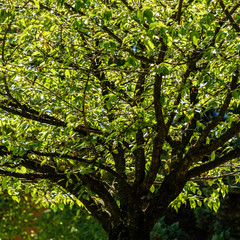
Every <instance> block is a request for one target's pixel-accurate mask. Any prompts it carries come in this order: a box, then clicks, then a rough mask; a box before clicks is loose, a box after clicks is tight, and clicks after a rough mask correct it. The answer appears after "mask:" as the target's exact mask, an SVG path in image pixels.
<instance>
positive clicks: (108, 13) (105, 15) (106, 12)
mask: <svg viewBox="0 0 240 240" xmlns="http://www.w3.org/2000/svg"><path fill="white" fill-rule="evenodd" d="M103 17H104V19H106V20H107V21H109V20H110V19H111V18H112V12H111V11H109V10H106V11H104V14H103Z"/></svg>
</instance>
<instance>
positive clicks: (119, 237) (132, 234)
mask: <svg viewBox="0 0 240 240" xmlns="http://www.w3.org/2000/svg"><path fill="white" fill-rule="evenodd" d="M127 222H128V221H127ZM127 222H126V220H125V221H124V220H123V219H119V222H118V223H115V224H112V229H111V231H110V233H109V240H150V232H148V231H146V230H145V228H142V227H141V224H140V225H138V223H137V222H136V225H135V228H134V229H131V228H130V227H128V226H127Z"/></svg>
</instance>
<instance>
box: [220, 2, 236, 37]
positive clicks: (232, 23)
mask: <svg viewBox="0 0 240 240" xmlns="http://www.w3.org/2000/svg"><path fill="white" fill-rule="evenodd" d="M218 2H219V3H220V5H221V7H222V10H223V11H224V13H225V14H226V16H227V18H228V20H229V21H230V23H231V25H232V27H233V28H234V29H235V30H236V31H237V32H238V33H240V28H239V26H238V24H237V23H236V22H235V21H234V19H233V18H232V15H231V14H230V13H229V11H228V10H227V8H226V6H225V4H224V3H223V1H222V0H218Z"/></svg>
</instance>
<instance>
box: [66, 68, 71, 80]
mask: <svg viewBox="0 0 240 240" xmlns="http://www.w3.org/2000/svg"><path fill="white" fill-rule="evenodd" d="M65 77H66V78H70V77H71V74H70V71H69V70H68V69H66V70H65Z"/></svg>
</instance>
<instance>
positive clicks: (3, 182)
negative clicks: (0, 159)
mask: <svg viewBox="0 0 240 240" xmlns="http://www.w3.org/2000/svg"><path fill="white" fill-rule="evenodd" d="M8 180H9V177H4V178H3V180H2V190H3V191H4V190H5V189H6V188H7V183H8Z"/></svg>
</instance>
